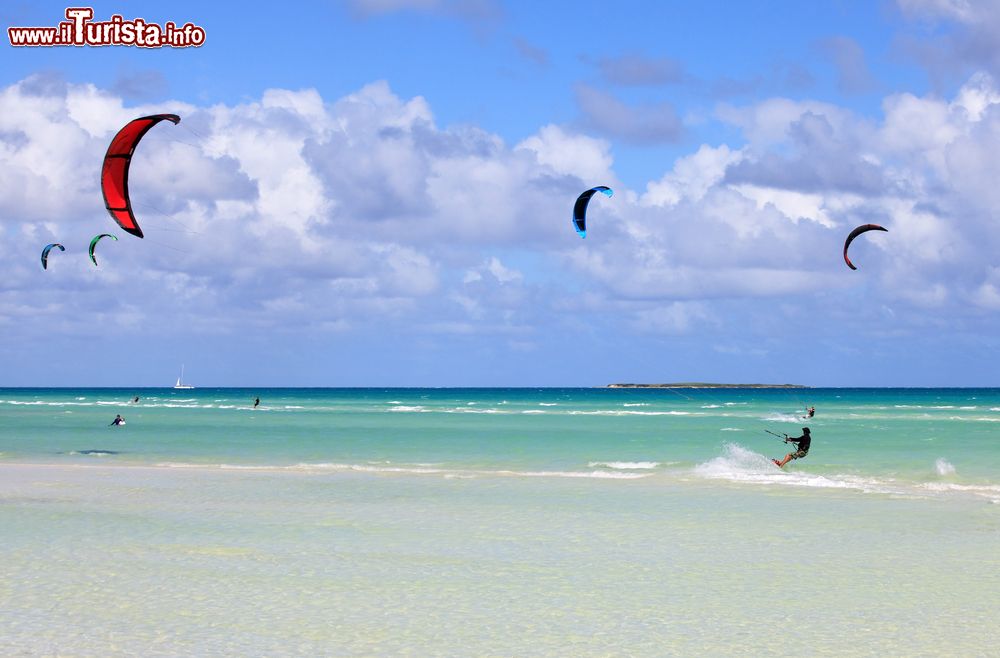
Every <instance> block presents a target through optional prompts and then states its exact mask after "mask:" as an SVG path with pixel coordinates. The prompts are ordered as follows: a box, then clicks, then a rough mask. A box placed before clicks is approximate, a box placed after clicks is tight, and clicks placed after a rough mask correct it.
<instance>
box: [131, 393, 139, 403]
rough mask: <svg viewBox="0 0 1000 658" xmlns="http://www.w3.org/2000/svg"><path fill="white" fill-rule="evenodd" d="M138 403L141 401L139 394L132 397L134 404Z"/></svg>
mask: <svg viewBox="0 0 1000 658" xmlns="http://www.w3.org/2000/svg"><path fill="white" fill-rule="evenodd" d="M138 403H139V396H138V395H137V396H135V398H133V399H132V404H138Z"/></svg>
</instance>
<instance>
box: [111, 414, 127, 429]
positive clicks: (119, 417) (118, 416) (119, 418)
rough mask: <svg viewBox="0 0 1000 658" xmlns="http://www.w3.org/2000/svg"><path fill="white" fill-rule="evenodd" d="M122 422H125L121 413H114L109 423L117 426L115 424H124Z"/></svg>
mask: <svg viewBox="0 0 1000 658" xmlns="http://www.w3.org/2000/svg"><path fill="white" fill-rule="evenodd" d="M124 424H125V419H124V418H122V415H121V414H115V419H114V420H113V421H111V425H115V426H117V425H124Z"/></svg>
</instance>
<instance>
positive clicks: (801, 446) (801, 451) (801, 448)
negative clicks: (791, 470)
mask: <svg viewBox="0 0 1000 658" xmlns="http://www.w3.org/2000/svg"><path fill="white" fill-rule="evenodd" d="M789 442H791V443H794V444H795V447H796V450H795V451H794V452H790V453H788V454H787V455H785V458H784V459H782V460H781V461H778V460H777V459H772V460H771V461H773V462H774V463H775V465H776V466H777V467H778V468H782V467H784V465H785V464H787V463H788V462H790V461H792V460H793V459H802V458H803V457H805V456H806V455H808V454H809V444H810V443H812V437H811V436H810V434H809V428H808V427H803V428H802V436H798V437H795V438H794V439H793V438H792V437H790V436H788V435H787V434H786V435H785V443H789Z"/></svg>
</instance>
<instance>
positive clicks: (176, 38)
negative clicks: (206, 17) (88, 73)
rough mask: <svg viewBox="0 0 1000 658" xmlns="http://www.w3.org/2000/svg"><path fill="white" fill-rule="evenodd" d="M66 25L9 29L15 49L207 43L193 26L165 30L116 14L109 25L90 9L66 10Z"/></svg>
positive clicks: (172, 25)
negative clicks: (95, 16) (23, 47)
mask: <svg viewBox="0 0 1000 658" xmlns="http://www.w3.org/2000/svg"><path fill="white" fill-rule="evenodd" d="M66 18H67V20H65V21H60V23H59V25H57V26H56V27H8V28H7V36H8V37H9V38H10V45H12V46H139V47H140V48H164V47H169V48H189V47H192V46H200V45H202V44H203V43H205V28H202V27H198V26H197V25H194V24H193V23H185V24H184V25H182V26H180V27H178V25H177V24H176V23H174V22H173V21H168V22H166V23H164V24H163V25H162V26H161V25H157V24H156V23H148V22H146V21H145V20H144V19H142V18H134V19H132V20H130V21H129V20H125V19H124V18H123V17H122V16H121V15H120V14H115V15H113V16H112V17H111V20H108V21H94V20H93V18H94V10H93V8H91V7H67V8H66Z"/></svg>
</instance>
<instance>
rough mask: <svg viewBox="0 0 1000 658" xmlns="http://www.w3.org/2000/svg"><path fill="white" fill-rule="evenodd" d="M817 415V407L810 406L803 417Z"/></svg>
mask: <svg viewBox="0 0 1000 658" xmlns="http://www.w3.org/2000/svg"><path fill="white" fill-rule="evenodd" d="M815 415H816V407H809V408H808V409H806V415H805V416H803V418H812V417H813V416H815Z"/></svg>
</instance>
